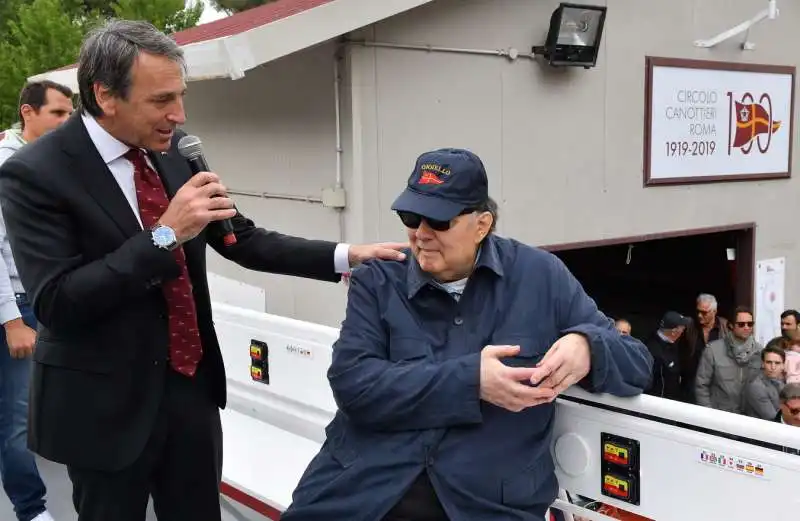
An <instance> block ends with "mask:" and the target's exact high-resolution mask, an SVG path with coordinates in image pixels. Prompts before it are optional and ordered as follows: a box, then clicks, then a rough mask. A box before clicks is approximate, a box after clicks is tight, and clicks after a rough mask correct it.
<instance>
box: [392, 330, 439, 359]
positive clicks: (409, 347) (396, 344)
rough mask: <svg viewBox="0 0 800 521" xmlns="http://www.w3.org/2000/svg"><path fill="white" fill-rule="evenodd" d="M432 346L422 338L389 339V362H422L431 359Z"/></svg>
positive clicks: (397, 337) (400, 337) (401, 337)
mask: <svg viewBox="0 0 800 521" xmlns="http://www.w3.org/2000/svg"><path fill="white" fill-rule="evenodd" d="M432 356H433V351H432V349H431V344H430V343H429V342H428V341H427V340H425V339H424V338H422V337H412V336H396V337H392V338H390V339H389V360H391V361H392V362H400V361H403V360H422V359H426V358H431V357H432Z"/></svg>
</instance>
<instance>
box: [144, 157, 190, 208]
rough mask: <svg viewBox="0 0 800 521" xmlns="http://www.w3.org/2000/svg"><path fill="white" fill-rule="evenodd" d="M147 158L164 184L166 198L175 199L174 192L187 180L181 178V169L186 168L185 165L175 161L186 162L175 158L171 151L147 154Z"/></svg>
mask: <svg viewBox="0 0 800 521" xmlns="http://www.w3.org/2000/svg"><path fill="white" fill-rule="evenodd" d="M148 156H149V157H150V161H151V162H152V163H153V166H154V167H155V168H156V171H157V172H158V175H159V177H161V182H162V183H163V184H164V189H165V190H166V191H167V196H168V197H169V199H170V200H172V198H173V197H175V192H177V191H178V190H179V189H180V187H181V186H183V184H184V183H185V182H186V181H187V180H188V179H184V178H183V176H182V172H181V167H184V168H186V165H185V164H183V165H182V164H179V163H177V161H183V162H184V163H186V160H184V159H182V158H180V157H176V152H175V151H174V150H172V149H170V150H169V151H168V152H164V153H159V152H148Z"/></svg>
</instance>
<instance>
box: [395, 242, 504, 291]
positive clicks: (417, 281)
mask: <svg viewBox="0 0 800 521" xmlns="http://www.w3.org/2000/svg"><path fill="white" fill-rule="evenodd" d="M407 255H408V257H409V260H408V273H407V275H406V286H407V287H408V298H409V299H412V298H414V296H415V295H416V294H417V293H419V290H421V289H422V288H423V287H424V286H425V285H426V284H434V285H435V284H436V281H435V280H434V279H433V277H432V276H431V275H430V274H429V273H426V272H424V271H422V268H420V266H419V263H418V262H417V259H416V257H414V255H413V254H412V253H411V252H410V251H409V252H408V253H407ZM480 268H486V269H488V270H491V271H493V272H494V273H495V274H497V276H498V277H502V276H503V263H502V262H501V261H500V256H499V255H498V253H497V239H496V238H495V236H494V234H489V236H488V237H487V238H486V239H484V241H483V244H482V245H481V247H480V249H479V250H478V259H477V261H476V262H475V270H473V273H475V272H476V271H477V270H479V269H480ZM470 276H471V275H470Z"/></svg>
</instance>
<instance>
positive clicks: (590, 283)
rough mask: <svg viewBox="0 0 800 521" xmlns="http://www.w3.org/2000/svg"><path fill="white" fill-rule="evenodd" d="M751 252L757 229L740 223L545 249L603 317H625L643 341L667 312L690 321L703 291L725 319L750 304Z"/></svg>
mask: <svg viewBox="0 0 800 521" xmlns="http://www.w3.org/2000/svg"><path fill="white" fill-rule="evenodd" d="M754 247H755V225H754V224H743V225H736V226H730V227H725V228H707V229H700V230H686V231H680V232H674V233H665V234H658V235H647V236H640V237H626V238H620V239H613V240H609V241H594V242H590V243H576V244H564V245H553V246H545V247H544V249H547V250H549V251H551V252H553V253H554V254H555V255H556V256H558V257H559V258H560V259H561V260H562V261H563V262H564V263H565V264H566V265H567V267H568V268H569V270H570V271H571V272H572V274H573V275H575V277H576V278H577V279H578V280H579V281H580V282H581V284H582V285H583V287H584V289H585V290H586V292H587V293H588V294H589V296H590V297H592V298H593V299H594V300H595V302H596V303H597V306H598V307H599V308H600V310H601V311H602V312H603V313H605V314H606V315H608V316H609V317H611V318H614V319H617V318H625V319H627V320H628V321H629V322H630V323H631V326H632V334H633V336H635V337H637V338H639V339H642V340H644V339H645V338H646V337H648V336H649V335H651V334H652V333H653V332H654V331H655V329H656V327H657V325H658V322H659V320H660V319H661V316H662V315H663V314H664V312H666V311H669V310H674V311H678V312H679V313H682V314H684V315H687V316H694V314H695V309H696V308H695V299H696V298H697V295H698V294H700V293H710V294H712V295H714V296H715V297H716V298H717V302H718V313H719V315H721V316H724V317H728V316H730V313H731V312H732V311H733V309H734V308H735V307H736V306H739V305H745V306H752V305H753V285H754V278H755V250H754Z"/></svg>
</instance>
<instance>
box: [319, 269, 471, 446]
mask: <svg viewBox="0 0 800 521" xmlns="http://www.w3.org/2000/svg"><path fill="white" fill-rule="evenodd" d="M371 264H372V263H371V262H370V263H367V264H365V265H364V266H362V267H360V268H358V269H356V270H354V271H353V272H352V276H351V279H350V290H349V296H348V302H347V310H346V314H345V319H344V321H343V323H342V327H341V332H340V336H339V339H338V340H337V341H336V343H335V344H334V346H333V360H332V363H331V366H330V369H329V370H328V379H329V381H330V384H331V389H332V390H333V396H334V398H335V400H336V403H337V405H338V406H339V408H340V409H341V410H342V411H343V412H344V413H345V414H346V415H347V416H348V418H349V419H350V420H351V421H353V423H355V424H357V425H360V426H362V427H365V428H368V429H373V430H377V431H403V430H416V429H437V428H442V427H452V426H457V425H467V424H476V423H480V422H481V421H482V415H481V408H480V353H474V354H469V355H465V356H461V357H458V358H454V359H450V360H446V361H443V362H433V361H430V360H402V361H391V360H390V359H389V350H390V349H391V347H390V345H389V342H390V341H389V335H388V333H387V330H386V328H385V327H384V325H383V322H382V319H381V315H380V313H381V312H380V308H379V305H378V301H377V297H376V291H375V290H376V288H377V285H378V284H379V283H381V282H382V283H384V284H385V283H386V281H385V279H384V278H383V276H382V275H381V274H380V273H376V272H377V270H376V269H375V267H374V266H372V265H371Z"/></svg>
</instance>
